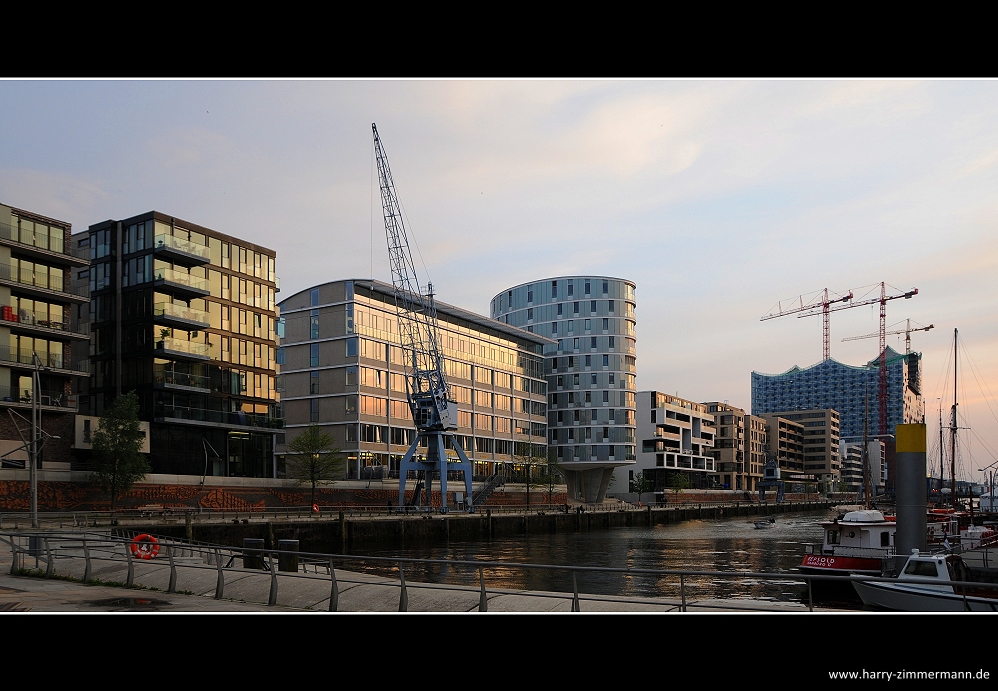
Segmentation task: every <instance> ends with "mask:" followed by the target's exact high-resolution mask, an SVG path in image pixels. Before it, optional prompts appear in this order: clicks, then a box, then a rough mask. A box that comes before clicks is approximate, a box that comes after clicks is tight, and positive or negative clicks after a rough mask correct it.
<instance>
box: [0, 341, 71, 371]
mask: <svg viewBox="0 0 998 691" xmlns="http://www.w3.org/2000/svg"><path fill="white" fill-rule="evenodd" d="M33 355H34V352H33V351H31V350H20V349H14V348H11V347H10V346H8V345H0V361H3V362H16V363H18V364H21V365H31V364H34V357H33ZM38 357H39V359H40V360H41V362H42V367H55V368H57V369H62V366H63V363H64V360H63V357H62V353H38Z"/></svg>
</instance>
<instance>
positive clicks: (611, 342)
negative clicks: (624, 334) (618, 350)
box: [608, 336, 616, 348]
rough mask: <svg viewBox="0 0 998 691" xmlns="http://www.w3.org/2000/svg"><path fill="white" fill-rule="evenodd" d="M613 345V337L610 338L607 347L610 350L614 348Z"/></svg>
mask: <svg viewBox="0 0 998 691" xmlns="http://www.w3.org/2000/svg"><path fill="white" fill-rule="evenodd" d="M614 343H615V341H614V338H613V336H610V342H609V343H608V345H609V346H610V348H614V347H616V346H614Z"/></svg>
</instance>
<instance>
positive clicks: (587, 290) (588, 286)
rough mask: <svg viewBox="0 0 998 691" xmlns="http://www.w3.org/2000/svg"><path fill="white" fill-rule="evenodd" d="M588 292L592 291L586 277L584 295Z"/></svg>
mask: <svg viewBox="0 0 998 691" xmlns="http://www.w3.org/2000/svg"><path fill="white" fill-rule="evenodd" d="M590 293H592V290H591V289H590V284H589V280H588V279H586V295H589V294H590Z"/></svg>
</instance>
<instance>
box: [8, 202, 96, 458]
mask: <svg viewBox="0 0 998 691" xmlns="http://www.w3.org/2000/svg"><path fill="white" fill-rule="evenodd" d="M70 234H71V226H70V224H69V223H67V222H65V221H59V220H56V219H54V218H48V217H46V216H43V215H41V214H37V213H34V212H31V211H25V210H23V209H18V208H16V207H12V206H7V205H5V204H0V308H2V311H0V408H5V409H6V410H0V413H2V415H0V454H9V455H8V456H7V458H6V459H5V460H7V461H13V462H14V463H15V464H17V465H21V464H23V463H24V461H26V460H27V458H28V457H27V453H26V452H25V451H23V450H20V451H19V450H18V449H19V448H21V447H23V445H24V441H25V439H28V438H30V437H29V434H28V430H29V429H30V425H31V408H32V404H34V403H37V404H38V407H39V410H40V413H41V420H40V424H41V429H42V430H43V431H44V432H45V434H47V435H52V436H54V437H58V439H51V438H50V439H48V441H46V443H45V445H44V447H43V449H42V452H41V455H40V457H39V459H38V461H39V463H38V465H39V468H44V469H45V470H46V471H60V470H64V471H67V472H68V471H69V469H70V455H69V454H70V452H69V448H70V441H71V439H72V436H73V416H74V414H75V413H76V409H77V387H78V385H79V378H80V377H85V376H87V373H88V369H87V364H86V358H87V339H88V335H87V333H86V331H85V330H82V329H80V328H78V327H76V326H75V325H74V324H73V322H72V316H73V315H74V314H75V313H77V311H78V310H80V309H81V308H82V309H83V310H86V305H87V297H86V291H82V290H79V289H75V288H74V286H72V285H71V281H70V278H71V273H72V271H73V270H74V269H77V268H79V267H85V266H86V265H87V263H88V260H87V259H82V258H80V257H78V256H76V255H75V254H74V253H73V252H72V251H71V244H70ZM36 374H37V380H36V378H35V375H36ZM5 465H6V466H7V467H10V466H11V464H10V463H6V464H5ZM22 467H23V465H22Z"/></svg>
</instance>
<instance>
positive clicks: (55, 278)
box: [0, 257, 66, 291]
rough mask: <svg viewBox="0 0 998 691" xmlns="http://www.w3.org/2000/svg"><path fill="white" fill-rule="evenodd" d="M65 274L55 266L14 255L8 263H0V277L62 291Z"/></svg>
mask: <svg viewBox="0 0 998 691" xmlns="http://www.w3.org/2000/svg"><path fill="white" fill-rule="evenodd" d="M65 275H66V274H65V271H64V270H63V269H61V268H59V267H57V266H47V265H45V264H40V263H38V262H33V261H29V260H27V259H18V258H16V257H11V259H10V262H9V264H3V265H0V278H5V279H7V280H9V281H15V282H17V283H23V284H24V285H29V286H35V287H36V288H48V289H49V290H58V291H62V290H64V289H65V284H64V280H65Z"/></svg>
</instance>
